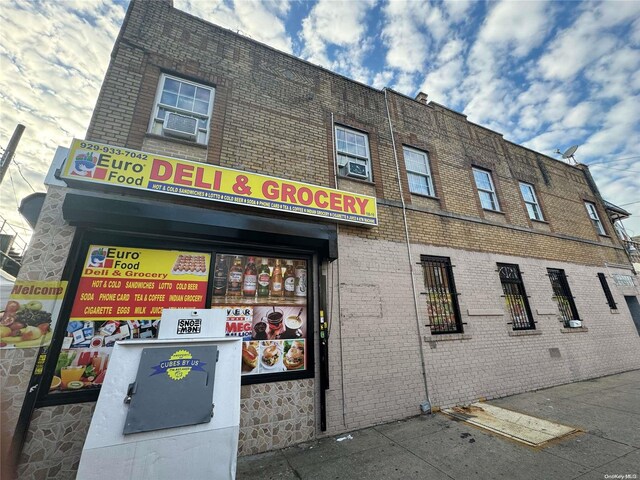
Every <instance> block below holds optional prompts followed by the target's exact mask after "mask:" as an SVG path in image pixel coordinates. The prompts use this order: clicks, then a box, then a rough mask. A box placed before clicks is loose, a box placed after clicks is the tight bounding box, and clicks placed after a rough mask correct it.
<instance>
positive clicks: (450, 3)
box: [443, 0, 473, 23]
mask: <svg viewBox="0 0 640 480" xmlns="http://www.w3.org/2000/svg"><path fill="white" fill-rule="evenodd" d="M472 5H473V2H472V1H471V0H445V1H444V2H443V6H444V8H445V10H446V11H447V15H448V17H449V19H450V20H451V21H452V22H456V23H457V22H460V21H462V20H465V19H466V14H467V12H468V10H469V8H470V7H471V6H472Z"/></svg>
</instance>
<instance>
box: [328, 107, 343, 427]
mask: <svg viewBox="0 0 640 480" xmlns="http://www.w3.org/2000/svg"><path fill="white" fill-rule="evenodd" d="M331 139H332V143H333V144H332V145H331V148H332V150H333V151H332V156H333V188H338V166H337V165H338V159H337V158H336V128H335V124H334V119H333V112H331ZM339 241H340V225H339V224H337V225H336V248H337V249H338V252H340V244H339ZM335 265H336V285H337V288H336V290H337V293H338V295H337V296H338V327H339V329H340V390H341V391H342V424H343V425H344V426H345V427H346V426H347V395H346V394H345V391H344V346H343V344H342V309H341V304H340V258H337V259H336V261H335ZM332 277H333V276H332ZM332 280H333V278H332ZM331 314H333V311H332V312H331ZM332 323H333V322H332Z"/></svg>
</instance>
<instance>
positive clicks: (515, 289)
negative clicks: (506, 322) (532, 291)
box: [498, 263, 536, 330]
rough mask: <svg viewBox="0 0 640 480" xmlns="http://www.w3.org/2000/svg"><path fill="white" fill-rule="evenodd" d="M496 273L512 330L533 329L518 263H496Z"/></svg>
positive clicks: (534, 325) (534, 326)
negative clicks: (509, 316)
mask: <svg viewBox="0 0 640 480" xmlns="http://www.w3.org/2000/svg"><path fill="white" fill-rule="evenodd" d="M498 275H499V276H500V282H501V283H502V291H503V292H504V298H505V302H506V304H507V308H508V309H509V314H510V315H511V323H512V325H513V329H514V330H534V329H535V328H536V324H535V323H534V321H533V315H532V314H531V308H530V307H529V300H528V299H527V292H526V291H525V289H524V283H523V282H522V276H521V275H520V269H519V268H518V265H510V264H506V263H499V264H498Z"/></svg>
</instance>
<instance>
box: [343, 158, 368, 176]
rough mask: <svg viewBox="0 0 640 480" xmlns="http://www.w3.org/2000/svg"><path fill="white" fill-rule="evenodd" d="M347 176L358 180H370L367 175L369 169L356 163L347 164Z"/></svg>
mask: <svg viewBox="0 0 640 480" xmlns="http://www.w3.org/2000/svg"><path fill="white" fill-rule="evenodd" d="M347 175H348V176H349V177H356V178H369V176H368V175H367V167H366V166H365V165H361V164H359V163H356V162H349V163H348V164H347Z"/></svg>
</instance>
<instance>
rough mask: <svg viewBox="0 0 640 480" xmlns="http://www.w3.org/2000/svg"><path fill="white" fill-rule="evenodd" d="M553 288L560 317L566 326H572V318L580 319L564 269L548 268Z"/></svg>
mask: <svg viewBox="0 0 640 480" xmlns="http://www.w3.org/2000/svg"><path fill="white" fill-rule="evenodd" d="M547 273H548V275H549V280H550V281H551V288H553V298H554V300H555V301H556V303H557V304H558V310H559V311H560V318H561V319H562V323H563V324H564V326H565V327H570V326H571V325H570V323H569V322H570V321H571V320H580V317H579V316H578V310H577V309H576V304H575V302H574V301H573V295H572V294H571V289H570V288H569V283H568V282H567V276H566V275H565V273H564V270H561V269H559V268H547Z"/></svg>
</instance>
